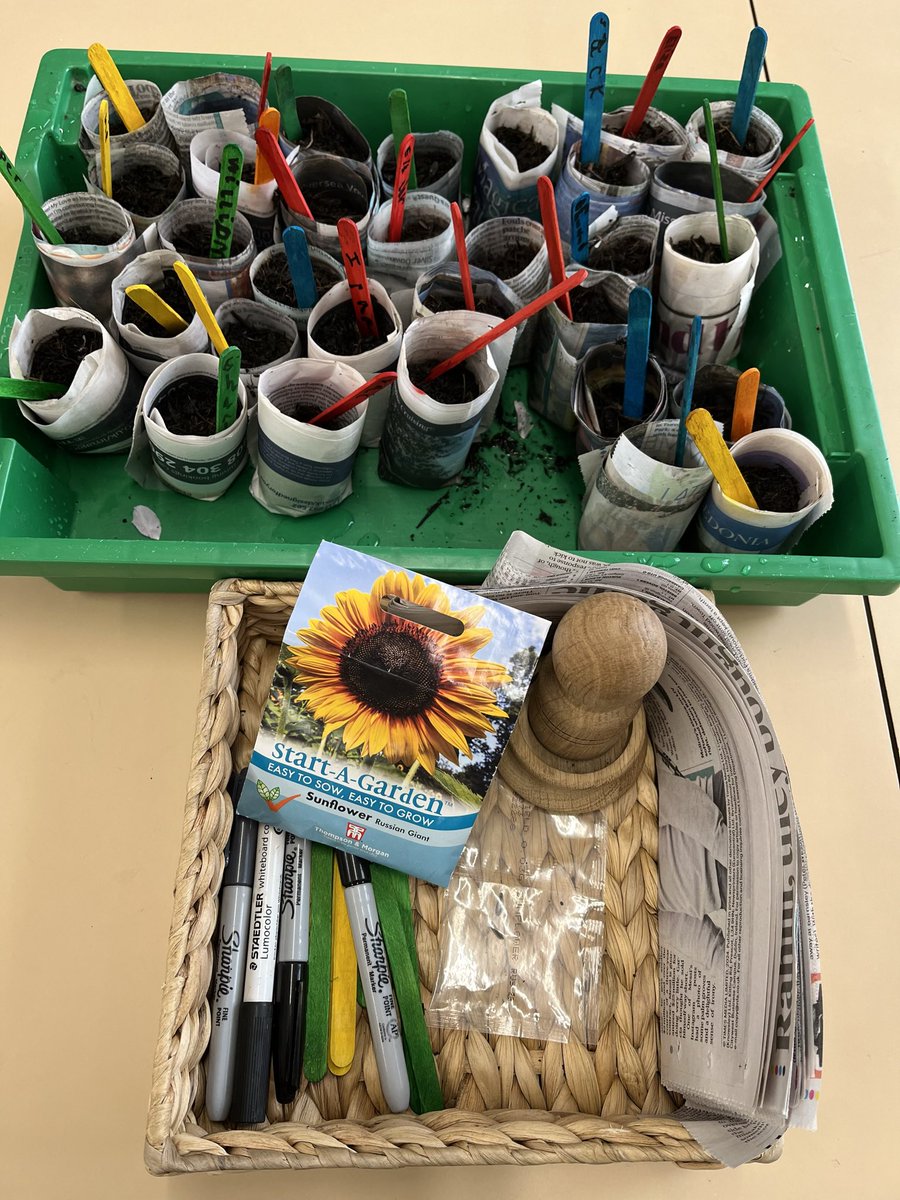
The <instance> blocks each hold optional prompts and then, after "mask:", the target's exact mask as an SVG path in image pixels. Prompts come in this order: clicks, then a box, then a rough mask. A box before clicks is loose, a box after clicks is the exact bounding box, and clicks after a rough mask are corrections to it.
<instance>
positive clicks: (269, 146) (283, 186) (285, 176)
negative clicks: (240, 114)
mask: <svg viewBox="0 0 900 1200" xmlns="http://www.w3.org/2000/svg"><path fill="white" fill-rule="evenodd" d="M254 136H255V138H256V145H257V147H258V149H259V152H260V154H261V155H262V156H263V158H264V159H265V160H266V162H267V163H268V164H269V166H270V167H271V168H272V174H273V175H274V176H275V179H276V180H277V182H278V190H279V191H280V192H281V195H282V197H283V199H284V202H285V204H286V205H287V206H288V208H289V209H290V210H291V212H295V213H299V214H300V216H301V217H306V219H307V220H308V221H314V220H315V217H314V216H313V215H312V212H311V210H310V207H309V205H308V204H307V203H306V201H305V200H304V199H303V193H302V192H301V191H300V188H299V186H298V184H297V180H296V179H295V178H294V176H293V173H292V171H291V168H290V167H289V166H288V165H287V159H286V158H285V157H284V155H283V154H282V153H281V147H280V146H279V145H278V143H277V142H276V141H275V139H274V138H273V137H272V134H271V133H270V132H269V130H268V129H257V131H256V133H255V135H254Z"/></svg>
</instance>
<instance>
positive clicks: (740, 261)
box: [656, 212, 759, 375]
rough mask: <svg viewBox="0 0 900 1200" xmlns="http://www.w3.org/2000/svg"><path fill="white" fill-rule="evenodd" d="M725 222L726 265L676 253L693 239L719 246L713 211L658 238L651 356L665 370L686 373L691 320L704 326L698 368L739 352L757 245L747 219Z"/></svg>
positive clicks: (687, 220) (675, 225)
mask: <svg viewBox="0 0 900 1200" xmlns="http://www.w3.org/2000/svg"><path fill="white" fill-rule="evenodd" d="M725 221H726V225H727V230H728V249H729V252H730V254H731V260H730V261H729V262H727V263H704V262H697V261H695V260H694V259H691V258H688V257H686V256H685V255H684V254H682V253H680V252H679V251H678V250H676V249H675V246H677V245H678V244H679V243H683V242H686V241H690V239H691V238H695V237H700V238H704V239H705V240H706V241H707V242H708V243H711V244H714V245H716V246H718V244H719V227H718V221H717V218H716V214H715V213H714V212H706V213H694V214H693V215H691V216H686V217H679V218H678V219H677V220H675V221H673V222H672V223H671V224H670V225H669V226H668V228H667V229H666V231H665V233H664V234H663V253H662V272H661V275H660V283H659V301H658V304H657V314H658V318H659V319H658V324H657V332H656V352H657V354H658V355H659V358H660V361H661V362H662V363H663V364H664V366H666V367H667V368H669V369H671V370H672V371H674V372H676V373H677V374H680V375H683V374H684V371H685V366H686V363H687V348H688V342H689V340H690V333H691V324H692V322H693V319H694V317H695V316H699V317H701V318H702V323H703V328H702V332H701V336H700V357H699V360H698V361H699V364H700V365H701V366H703V365H704V364H705V363H709V362H720V363H725V362H728V361H730V359H732V358H734V357H735V355H736V354H737V352H738V350H739V349H740V344H741V334H742V333H743V330H744V323H745V321H746V319H747V309H748V308H749V306H750V297H751V296H752V295H753V287H754V284H755V282H756V271H757V267H758V265H759V241H758V239H757V237H756V230H755V229H754V228H753V226H752V225H751V224H750V222H749V221H748V220H747V218H746V217H733V216H732V217H726V218H725Z"/></svg>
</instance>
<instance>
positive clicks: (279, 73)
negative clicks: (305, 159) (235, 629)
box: [275, 63, 303, 142]
mask: <svg viewBox="0 0 900 1200" xmlns="http://www.w3.org/2000/svg"><path fill="white" fill-rule="evenodd" d="M275 95H276V96H277V97H278V104H277V108H278V111H279V112H280V113H281V131H282V133H283V134H284V136H285V137H286V138H287V140H288V141H289V142H300V141H302V140H303V129H302V127H301V125H300V118H299V117H298V116H297V97H296V94H295V93H294V74H293V72H292V71H291V68H290V67H289V66H288V65H287V63H282V64H281V66H280V67H277V68H276V69H275Z"/></svg>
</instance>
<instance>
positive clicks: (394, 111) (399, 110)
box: [388, 88, 419, 192]
mask: <svg viewBox="0 0 900 1200" xmlns="http://www.w3.org/2000/svg"><path fill="white" fill-rule="evenodd" d="M388 108H389V109H390V113H391V134H392V135H393V138H394V160H395V162H399V161H400V143H401V142H402V141H403V139H404V138H405V137H406V135H407V134H408V133H412V131H413V130H412V120H411V119H410V115H409V101H408V100H407V98H406V92H405V91H404V90H403V88H394V90H393V91H392V92H391V93H390V94H389V95H388ZM418 186H419V185H418V183H417V182H416V158H415V155H413V161H412V166H411V167H410V168H409V190H410V191H411V192H414V191H415V190H416V188H417V187H418Z"/></svg>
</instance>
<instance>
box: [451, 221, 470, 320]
mask: <svg viewBox="0 0 900 1200" xmlns="http://www.w3.org/2000/svg"><path fill="white" fill-rule="evenodd" d="M450 217H451V220H452V221H453V240H454V241H455V242H456V257H457V259H458V260H459V278H460V282H461V283H462V290H463V299H464V300H465V302H466V308H467V309H468V310H469V312H474V311H475V293H474V292H473V291H472V272H471V271H470V270H469V253H468V251H467V250H466V231H465V230H464V229H463V219H462V213H461V212H460V211H459V205H458V204H457V203H456V201H455V200H454V201H453V202H452V203H451V205H450Z"/></svg>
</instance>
